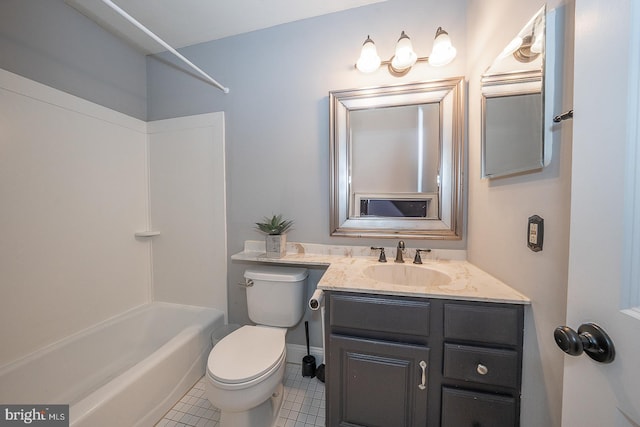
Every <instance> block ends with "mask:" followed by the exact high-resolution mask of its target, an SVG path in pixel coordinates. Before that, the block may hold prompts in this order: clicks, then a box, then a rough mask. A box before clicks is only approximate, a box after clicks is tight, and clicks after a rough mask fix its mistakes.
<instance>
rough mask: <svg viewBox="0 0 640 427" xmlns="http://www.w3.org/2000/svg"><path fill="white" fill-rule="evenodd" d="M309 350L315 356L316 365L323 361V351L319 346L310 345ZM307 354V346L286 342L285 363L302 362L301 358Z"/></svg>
mask: <svg viewBox="0 0 640 427" xmlns="http://www.w3.org/2000/svg"><path fill="white" fill-rule="evenodd" d="M309 352H310V353H311V355H312V356H313V357H315V358H316V365H319V364H321V363H324V352H323V351H322V348H321V347H310V348H309ZM306 355H307V347H306V346H304V345H298V344H287V363H297V364H298V365H300V364H301V363H302V358H303V357H304V356H306Z"/></svg>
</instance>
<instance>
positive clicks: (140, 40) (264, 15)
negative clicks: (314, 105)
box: [65, 0, 386, 53]
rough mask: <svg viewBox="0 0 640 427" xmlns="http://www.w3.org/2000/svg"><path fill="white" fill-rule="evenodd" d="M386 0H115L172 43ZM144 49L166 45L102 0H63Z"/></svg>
mask: <svg viewBox="0 0 640 427" xmlns="http://www.w3.org/2000/svg"><path fill="white" fill-rule="evenodd" d="M381 1H386V0H113V2H114V3H115V4H116V5H118V6H119V7H120V8H122V9H123V10H125V11H126V12H127V13H128V14H129V15H131V16H132V17H133V18H135V19H136V20H137V21H139V22H140V23H142V24H143V25H144V26H145V27H147V28H148V29H149V30H151V31H152V32H153V33H155V34H156V35H157V36H158V37H160V38H161V39H162V40H164V41H165V42H167V43H169V45H171V46H172V47H174V48H180V47H184V46H190V45H193V44H196V43H201V42H205V41H210V40H216V39H220V38H223V37H228V36H232V35H237V34H241V33H246V32H249V31H254V30H259V29H263V28H268V27H273V26H275V25H279V24H284V23H287V22H293V21H298V20H301V19H305V18H310V17H313V16H320V15H325V14H327V13H332V12H338V11H341V10H347V9H352V8H355V7H360V6H364V5H367V4H372V3H378V2H381ZM65 3H67V4H68V5H70V6H72V7H74V8H75V9H77V10H78V11H80V12H81V13H83V14H84V15H86V16H88V17H89V18H91V19H93V20H94V21H96V22H97V23H98V24H100V25H101V26H102V27H104V28H106V29H107V30H109V31H111V32H113V33H115V34H117V35H119V36H121V37H123V38H124V39H126V40H128V41H129V42H131V44H133V45H134V46H136V47H137V48H139V49H140V50H142V51H143V52H145V53H157V52H162V51H164V50H165V49H164V48H162V47H161V46H160V45H159V44H158V43H156V42H154V41H153V40H151V39H150V38H149V37H148V36H146V35H144V34H143V33H142V31H141V30H139V29H137V28H135V27H134V26H133V25H132V24H131V23H129V22H127V21H126V20H125V19H124V18H122V17H121V16H120V15H118V14H117V13H116V12H114V11H113V10H112V9H111V8H110V7H109V6H107V5H106V4H104V3H103V2H102V1H101V0H65Z"/></svg>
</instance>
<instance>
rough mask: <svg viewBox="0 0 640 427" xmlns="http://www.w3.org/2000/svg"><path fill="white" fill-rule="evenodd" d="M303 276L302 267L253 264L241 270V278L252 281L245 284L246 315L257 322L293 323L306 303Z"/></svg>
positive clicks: (290, 324) (291, 324)
mask: <svg viewBox="0 0 640 427" xmlns="http://www.w3.org/2000/svg"><path fill="white" fill-rule="evenodd" d="M307 276H308V273H307V269H306V268H287V267H255V268H251V269H247V270H245V272H244V277H245V280H246V281H247V283H252V285H251V286H248V287H247V308H248V311H249V318H250V319H251V320H252V321H253V322H255V323H256V324H259V325H266V326H277V327H283V328H289V327H291V326H295V325H296V324H297V323H298V322H299V321H300V319H302V315H303V314H304V309H305V307H306V301H305V297H306V293H307V286H306V282H307ZM249 281H250V282H249Z"/></svg>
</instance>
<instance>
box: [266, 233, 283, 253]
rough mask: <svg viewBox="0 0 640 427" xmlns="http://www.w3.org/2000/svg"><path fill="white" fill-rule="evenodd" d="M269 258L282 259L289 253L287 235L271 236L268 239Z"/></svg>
mask: <svg viewBox="0 0 640 427" xmlns="http://www.w3.org/2000/svg"><path fill="white" fill-rule="evenodd" d="M266 245H267V258H282V257H283V256H284V255H285V253H286V252H287V235H286V234H269V235H267V237H266Z"/></svg>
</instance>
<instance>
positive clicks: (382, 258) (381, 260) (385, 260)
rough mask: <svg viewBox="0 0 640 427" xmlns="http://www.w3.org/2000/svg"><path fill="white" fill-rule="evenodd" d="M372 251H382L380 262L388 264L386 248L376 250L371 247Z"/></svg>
mask: <svg viewBox="0 0 640 427" xmlns="http://www.w3.org/2000/svg"><path fill="white" fill-rule="evenodd" d="M371 250H373V251H380V258H378V262H387V256H386V255H385V254H384V248H375V247H373V246H371Z"/></svg>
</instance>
